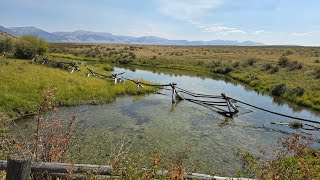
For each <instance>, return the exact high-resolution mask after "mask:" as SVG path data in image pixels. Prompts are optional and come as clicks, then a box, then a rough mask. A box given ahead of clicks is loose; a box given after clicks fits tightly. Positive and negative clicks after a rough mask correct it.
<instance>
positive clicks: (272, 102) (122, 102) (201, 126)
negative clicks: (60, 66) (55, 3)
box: [19, 68, 320, 176]
mask: <svg viewBox="0 0 320 180" xmlns="http://www.w3.org/2000/svg"><path fill="white" fill-rule="evenodd" d="M114 72H116V73H120V72H125V74H124V76H125V77H127V78H131V79H141V78H143V79H145V80H148V81H151V82H156V83H160V84H168V83H170V82H175V83H177V84H178V87H180V88H183V89H186V90H189V91H191V92H196V93H204V94H213V95H219V94H221V93H222V92H224V93H226V94H227V95H228V96H230V97H233V98H235V99H238V100H241V101H244V102H247V103H250V104H253V105H256V106H260V107H263V108H266V109H270V110H274V111H277V112H280V113H284V114H288V115H292V116H297V117H302V118H308V119H312V120H317V121H319V122H320V114H319V113H317V112H312V111H310V110H307V109H304V108H301V107H299V106H294V105H289V104H287V103H283V102H280V101H278V100H276V99H274V98H273V97H270V96H268V95H262V94H259V93H257V92H255V91H252V90H250V89H248V88H246V87H244V86H242V85H239V84H235V83H232V82H230V81H227V80H224V78H221V77H220V78H219V77H213V76H212V77H211V76H205V75H202V76H195V75H178V74H166V73H161V72H156V71H147V70H138V69H136V70H133V71H132V70H129V69H123V68H115V70H114ZM183 74H187V73H183ZM162 93H164V94H165V95H161V94H149V95H144V96H138V97H137V96H135V97H132V96H124V97H119V98H117V99H116V100H115V101H114V102H113V103H110V104H104V105H82V106H74V107H62V108H60V109H59V112H58V114H57V116H60V117H70V116H71V115H76V116H77V118H78V120H77V133H76V139H75V141H76V142H75V143H74V144H73V146H72V148H71V152H70V153H69V155H70V158H72V159H75V160H76V162H78V163H98V164H106V163H108V161H107V159H108V158H109V157H110V156H111V155H112V153H113V152H114V151H115V149H116V147H117V146H116V144H117V142H118V141H119V139H121V138H124V137H125V138H126V139H127V140H128V142H129V144H132V147H131V152H134V153H145V154H148V153H150V151H152V150H155V149H156V150H157V152H160V153H161V154H163V155H164V156H165V157H166V158H167V159H173V157H174V155H175V154H177V153H179V152H180V153H181V152H187V154H188V159H187V163H188V164H189V165H192V166H194V167H197V169H195V171H198V172H202V173H211V174H218V175H229V176H235V175H236V173H237V171H238V170H240V168H241V162H240V161H239V158H238V157H237V155H236V153H237V152H238V151H239V149H241V150H244V151H248V152H251V153H253V154H256V155H257V154H259V150H260V148H264V149H270V148H271V147H272V146H273V145H275V144H276V142H277V140H278V139H279V137H282V136H284V135H285V134H283V133H281V132H280V131H285V132H289V133H291V132H300V130H294V129H291V128H290V127H286V126H279V125H272V124H270V123H271V122H287V121H291V120H290V119H288V118H284V117H279V116H276V115H273V114H269V113H266V112H262V111H260V110H255V109H252V108H250V107H246V106H244V105H241V107H242V108H240V113H239V115H238V116H237V117H234V118H233V119H231V118H226V117H224V116H222V115H219V114H218V113H217V112H215V111H212V110H210V109H207V108H205V107H202V106H199V105H197V104H194V103H190V102H187V101H181V102H180V103H178V104H176V105H172V103H171V92H170V91H162ZM249 110H252V111H253V112H249ZM30 122H32V118H31V119H30V121H20V122H19V126H20V128H21V129H22V130H23V131H30V126H29V125H28V123H30ZM305 132H307V131H305ZM308 133H311V134H313V135H315V136H317V137H318V138H319V133H318V132H313V131H309V132H308Z"/></svg>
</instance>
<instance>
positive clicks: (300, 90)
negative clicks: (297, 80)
mask: <svg viewBox="0 0 320 180" xmlns="http://www.w3.org/2000/svg"><path fill="white" fill-rule="evenodd" d="M290 93H291V94H292V95H296V96H302V95H303V93H304V89H303V88H302V87H299V86H298V87H295V88H293V89H291V91H290Z"/></svg>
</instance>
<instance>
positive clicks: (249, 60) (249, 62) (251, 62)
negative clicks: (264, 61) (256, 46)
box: [245, 58, 257, 66]
mask: <svg viewBox="0 0 320 180" xmlns="http://www.w3.org/2000/svg"><path fill="white" fill-rule="evenodd" d="M256 62H257V59H256V58H249V59H247V60H246V62H245V64H246V65H248V66H253V65H254V64H255V63H256Z"/></svg>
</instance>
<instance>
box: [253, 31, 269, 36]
mask: <svg viewBox="0 0 320 180" xmlns="http://www.w3.org/2000/svg"><path fill="white" fill-rule="evenodd" d="M264 33H266V31H265V30H257V31H255V32H254V34H255V35H260V34H264Z"/></svg>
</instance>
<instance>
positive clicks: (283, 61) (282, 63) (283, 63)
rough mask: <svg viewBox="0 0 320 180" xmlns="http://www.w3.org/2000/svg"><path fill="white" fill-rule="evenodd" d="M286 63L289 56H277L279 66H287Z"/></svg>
mask: <svg viewBox="0 0 320 180" xmlns="http://www.w3.org/2000/svg"><path fill="white" fill-rule="evenodd" d="M288 64H289V58H288V57H286V56H281V57H280V58H279V61H278V65H279V66H280V67H283V68H284V67H287V66H288Z"/></svg>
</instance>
